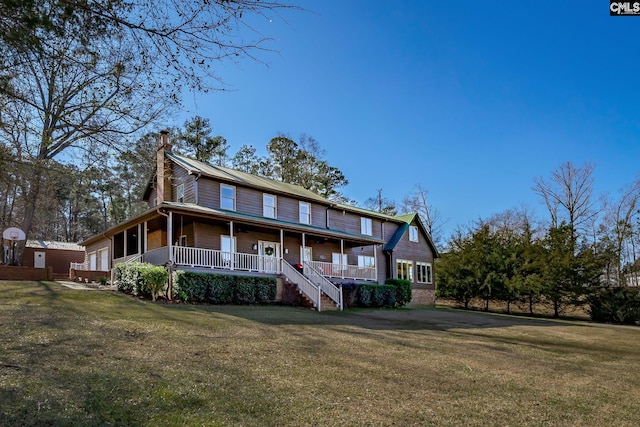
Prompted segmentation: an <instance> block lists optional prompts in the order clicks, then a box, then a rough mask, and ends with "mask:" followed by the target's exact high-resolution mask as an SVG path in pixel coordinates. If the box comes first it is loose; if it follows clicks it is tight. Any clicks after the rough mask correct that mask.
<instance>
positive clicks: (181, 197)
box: [178, 184, 184, 203]
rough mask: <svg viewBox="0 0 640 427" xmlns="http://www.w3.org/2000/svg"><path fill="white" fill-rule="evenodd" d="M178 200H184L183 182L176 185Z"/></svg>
mask: <svg viewBox="0 0 640 427" xmlns="http://www.w3.org/2000/svg"><path fill="white" fill-rule="evenodd" d="M178 202H180V203H182V202H184V184H180V185H178Z"/></svg>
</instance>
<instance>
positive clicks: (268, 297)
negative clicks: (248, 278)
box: [256, 277, 277, 303]
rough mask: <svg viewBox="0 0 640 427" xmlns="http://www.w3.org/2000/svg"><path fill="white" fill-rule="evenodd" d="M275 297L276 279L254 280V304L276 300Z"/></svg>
mask: <svg viewBox="0 0 640 427" xmlns="http://www.w3.org/2000/svg"><path fill="white" fill-rule="evenodd" d="M269 279H270V280H269ZM276 296H277V284H276V279H273V278H269V277H265V278H263V279H260V280H256V302H261V303H264V302H269V301H273V300H275V299H276Z"/></svg>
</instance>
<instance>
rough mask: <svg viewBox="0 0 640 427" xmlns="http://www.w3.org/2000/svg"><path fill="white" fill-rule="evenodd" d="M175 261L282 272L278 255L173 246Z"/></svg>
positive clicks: (208, 266) (235, 268) (226, 267)
mask: <svg viewBox="0 0 640 427" xmlns="http://www.w3.org/2000/svg"><path fill="white" fill-rule="evenodd" d="M173 262H174V263H176V264H177V265H186V266H189V267H205V268H221V269H225V270H242V271H255V272H261V273H273V274H278V273H280V272H281V267H280V258H277V257H272V256H265V255H255V254H246V253H240V252H223V251H218V250H214V249H200V248H190V247H186V246H174V247H173Z"/></svg>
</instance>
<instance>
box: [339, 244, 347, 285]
mask: <svg viewBox="0 0 640 427" xmlns="http://www.w3.org/2000/svg"><path fill="white" fill-rule="evenodd" d="M343 260H344V239H340V273H341V274H340V276H341V278H343V279H344V272H345V270H346V266H345V265H344V264H342V261H343Z"/></svg>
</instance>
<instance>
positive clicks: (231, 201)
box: [220, 184, 236, 211]
mask: <svg viewBox="0 0 640 427" xmlns="http://www.w3.org/2000/svg"><path fill="white" fill-rule="evenodd" d="M220 208H221V209H227V210H230V211H235V210H236V187H233V186H231V185H224V184H220Z"/></svg>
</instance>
